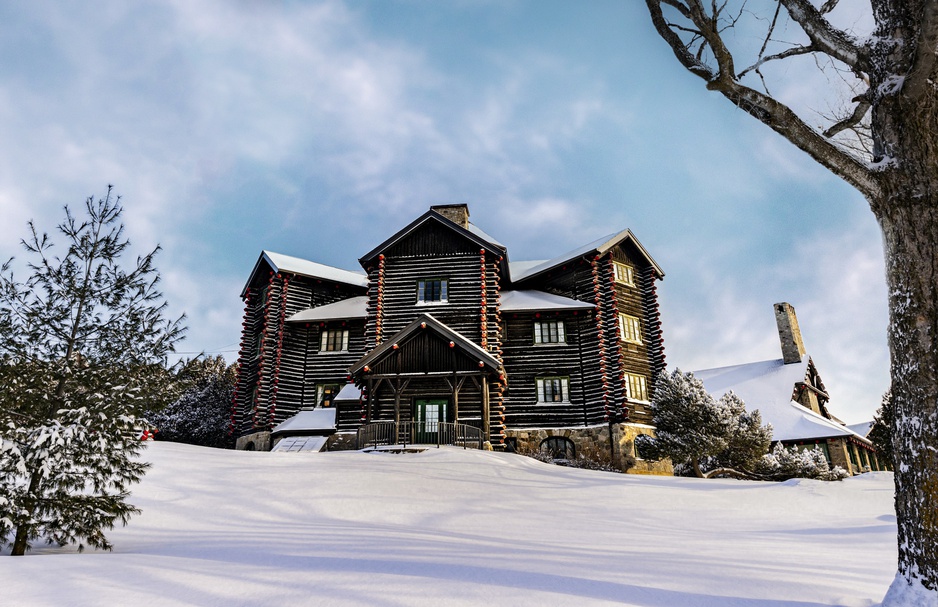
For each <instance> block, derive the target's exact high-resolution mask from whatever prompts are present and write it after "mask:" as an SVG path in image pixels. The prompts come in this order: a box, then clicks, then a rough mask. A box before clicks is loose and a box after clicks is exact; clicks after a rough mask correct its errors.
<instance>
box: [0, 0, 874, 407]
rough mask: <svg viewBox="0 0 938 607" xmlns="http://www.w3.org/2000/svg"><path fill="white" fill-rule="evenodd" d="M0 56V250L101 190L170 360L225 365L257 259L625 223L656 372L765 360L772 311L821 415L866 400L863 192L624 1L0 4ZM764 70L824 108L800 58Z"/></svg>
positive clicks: (545, 247) (586, 233)
mask: <svg viewBox="0 0 938 607" xmlns="http://www.w3.org/2000/svg"><path fill="white" fill-rule="evenodd" d="M744 34H745V32H743V33H741V34H740V35H741V36H742V35H744ZM0 56H2V57H4V60H3V61H2V62H0V136H2V140H3V141H4V142H5V145H4V146H2V148H0V213H2V216H3V217H4V221H3V222H0V257H3V258H7V257H9V256H11V255H20V251H19V249H18V240H19V238H21V237H23V236H24V235H25V224H26V221H27V220H29V219H31V218H32V219H35V220H36V221H37V223H38V224H39V225H40V226H47V229H52V227H53V226H54V225H55V223H56V222H58V221H59V219H60V217H61V215H62V213H61V208H62V206H63V205H64V204H72V205H77V204H79V203H81V201H82V200H83V199H84V198H85V197H87V196H88V195H91V194H95V195H99V194H102V193H103V192H104V190H105V188H106V185H107V184H108V183H113V184H114V185H115V186H116V189H117V191H118V192H119V193H121V194H122V195H123V201H124V204H125V208H126V215H125V222H126V224H127V230H128V234H129V235H130V237H131V238H132V241H133V242H134V244H135V246H137V247H139V250H141V251H142V250H144V249H147V248H152V247H153V246H155V245H156V244H157V243H159V244H161V245H162V247H163V249H164V250H163V252H162V253H161V255H160V257H159V259H158V265H159V267H160V269H161V271H162V274H163V281H164V282H163V287H164V291H165V293H166V296H167V298H168V300H169V301H170V304H171V306H172V309H173V310H174V311H175V312H177V313H181V312H183V311H185V313H186V314H187V315H188V317H189V321H188V325H189V337H188V339H187V340H186V341H185V342H184V343H183V344H181V346H180V348H179V349H180V350H182V351H185V352H198V351H203V350H204V351H206V352H209V353H215V352H222V353H225V354H226V356H228V357H229V358H231V359H232V360H233V359H234V356H235V353H234V350H236V348H237V342H238V340H239V330H240V317H241V312H242V305H241V302H240V300H239V297H238V296H239V293H240V289H241V287H242V286H243V283H244V281H245V280H246V278H247V275H248V273H249V272H250V270H251V268H252V266H253V264H254V261H255V260H256V258H257V256H258V254H259V253H260V251H261V250H262V249H270V250H274V251H277V252H281V253H286V254H291V255H296V256H299V257H305V258H308V259H313V260H315V261H319V262H322V263H327V264H331V265H335V266H338V267H342V268H347V269H358V264H357V258H358V257H359V256H360V255H362V254H364V253H365V252H367V251H368V250H370V249H371V248H372V247H373V246H374V245H376V244H377V243H378V242H380V241H381V240H383V239H384V238H385V237H387V236H388V235H390V234H391V233H393V232H394V231H396V230H397V229H398V228H399V227H401V226H403V225H404V224H406V223H407V222H408V221H409V220H410V219H412V218H413V217H415V216H416V215H418V214H420V213H422V212H423V211H425V210H426V209H427V207H428V206H429V205H431V204H439V203H454V202H465V203H468V204H469V205H470V212H471V216H472V220H473V222H474V223H476V224H477V225H479V226H480V227H481V228H482V229H484V230H486V231H487V232H489V233H490V234H492V235H493V236H494V237H496V238H497V239H499V240H500V241H501V242H503V243H505V244H507V245H508V247H509V254H510V257H511V259H514V260H521V259H541V258H547V257H552V256H554V255H557V254H559V253H561V252H563V251H566V250H569V249H572V248H575V247H577V246H579V245H581V244H583V243H585V242H589V241H591V240H594V239H596V238H598V237H600V236H602V235H605V234H607V233H609V232H613V231H616V230H619V229H622V228H625V227H629V228H631V229H632V230H633V232H634V233H635V234H636V235H637V236H638V238H639V239H640V240H641V241H642V242H643V244H644V245H645V246H646V248H647V249H648V250H649V251H650V252H651V253H652V255H653V256H654V257H655V258H656V260H657V261H658V262H659V263H660V265H661V266H662V267H663V268H664V270H665V272H666V273H667V275H666V277H665V280H664V281H663V283H661V285H660V287H659V295H660V298H661V303H662V309H663V322H664V335H665V347H666V353H667V356H668V363H669V365H671V366H674V365H676V366H680V367H681V368H683V369H685V370H688V369H697V368H706V367H715V366H722V365H729V364H736V363H739V362H745V361H751V360H765V359H771V358H777V357H778V356H779V348H778V339H777V333H776V331H775V321H774V315H773V312H772V308H771V306H772V304H773V303H775V302H778V301H788V302H790V303H792V305H794V306H795V307H796V309H797V311H798V318H799V322H800V324H801V328H802V332H803V333H804V339H805V343H806V345H807V348H808V350H809V352H810V353H811V354H812V356H813V357H814V359H815V362H816V363H817V364H818V366H819V369H820V371H821V374H822V377H823V378H824V380H825V383H826V384H827V387H828V389H829V390H830V392H831V394H832V397H833V400H834V402H833V405H832V408H833V411H834V413H835V414H838V415H840V416H841V417H842V418H843V419H845V420H846V421H848V422H856V421H862V420H864V419H868V418H869V417H871V415H872V412H873V411H874V410H875V408H876V407H877V406H878V404H879V399H880V395H881V394H882V392H883V391H884V390H885V389H886V387H887V385H888V353H887V350H886V330H885V329H886V319H887V313H886V297H885V293H886V289H885V284H884V278H883V276H884V271H883V263H882V247H881V240H880V236H879V231H878V227H877V225H876V222H875V220H874V218H873V216H872V214H871V213H870V211H869V209H868V207H867V204H866V202H865V201H864V200H863V198H862V197H861V196H860V195H859V194H857V193H856V192H855V191H854V190H852V189H851V188H850V187H848V186H847V185H845V184H843V183H842V182H841V181H840V180H838V179H837V178H835V177H833V176H832V175H830V174H828V173H827V172H826V171H825V170H824V169H822V168H820V167H819V166H816V165H814V164H813V162H812V161H811V160H810V159H809V158H807V157H806V156H805V155H803V154H802V153H800V152H799V151H797V150H796V149H795V148H794V147H792V146H791V145H790V144H788V143H786V142H784V141H783V140H781V139H780V138H779V137H778V136H776V135H775V134H774V133H772V132H771V131H769V130H768V129H767V128H766V127H764V126H762V125H760V124H758V123H756V122H755V121H754V120H753V119H751V118H750V117H749V116H747V115H745V114H743V113H742V112H740V111H739V110H736V109H735V108H734V107H733V106H732V105H731V104H729V103H728V102H727V101H725V100H724V99H722V98H721V97H718V96H716V95H714V94H711V93H708V92H707V91H706V90H705V89H704V87H703V86H702V81H700V80H698V79H697V78H695V77H693V76H691V75H689V74H687V73H686V72H684V71H683V68H681V67H680V66H679V65H678V64H677V62H676V61H675V60H674V58H673V56H672V55H671V53H670V50H669V49H668V48H667V47H666V45H665V44H664V43H663V42H662V41H661V40H660V39H658V38H657V35H656V34H655V33H654V31H653V28H652V26H651V23H650V20H649V18H648V15H647V14H646V9H645V7H644V3H642V2H638V1H636V0H619V1H611V0H610V1H605V0H593V1H592V2H590V3H588V4H584V3H572V2H562V1H550V0H530V1H522V0H517V1H504V2H502V1H500V2H494V1H491V2H490V1H484V0H482V1H469V0H456V1H453V2H445V3H443V2H431V1H429V0H380V1H379V0H375V1H371V2H369V1H364V0H363V1H357V2H340V1H324V2H281V3H274V2H254V1H242V2H211V1H205V2H187V1H182V0H180V1H177V2H170V1H167V2H139V3H126V2H107V1H102V2H96V3H94V6H93V8H92V7H91V5H89V4H88V3H80V2H73V3H59V2H56V3H53V2H30V3H3V4H0ZM778 75H779V76H780V77H781V78H782V80H781V82H782V84H781V85H780V87H779V88H778V89H776V90H774V91H773V92H777V93H778V94H779V95H780V96H782V97H783V98H785V99H786V100H788V101H789V102H791V103H792V104H793V105H795V107H797V108H799V109H805V110H806V112H808V113H810V110H811V109H812V108H820V109H822V110H823V108H824V106H823V103H826V101H819V100H815V99H814V97H813V96H814V94H815V93H816V91H817V90H819V89H820V88H823V83H821V84H820V85H819V84H818V80H817V77H816V75H815V73H814V71H813V65H806V64H796V65H794V66H792V67H788V66H785V68H784V69H783V70H781V69H780V70H779V72H778Z"/></svg>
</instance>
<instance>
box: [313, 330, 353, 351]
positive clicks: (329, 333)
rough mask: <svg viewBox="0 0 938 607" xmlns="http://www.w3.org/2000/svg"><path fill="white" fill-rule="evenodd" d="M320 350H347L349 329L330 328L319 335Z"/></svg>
mask: <svg viewBox="0 0 938 607" xmlns="http://www.w3.org/2000/svg"><path fill="white" fill-rule="evenodd" d="M319 351H320V352H347V351H348V329H328V330H324V331H323V332H322V334H320V336H319Z"/></svg>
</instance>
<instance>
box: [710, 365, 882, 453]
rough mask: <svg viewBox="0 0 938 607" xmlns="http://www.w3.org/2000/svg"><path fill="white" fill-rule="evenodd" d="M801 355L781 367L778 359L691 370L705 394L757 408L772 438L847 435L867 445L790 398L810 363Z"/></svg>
mask: <svg viewBox="0 0 938 607" xmlns="http://www.w3.org/2000/svg"><path fill="white" fill-rule="evenodd" d="M810 360H811V359H810V357H808V356H805V357H804V359H803V361H802V362H800V363H791V364H787V365H786V364H785V361H783V360H782V359H780V358H779V359H775V360H765V361H760V362H754V363H745V364H742V365H733V366H729V367H720V368H717V369H704V370H701V371H694V377H696V378H697V379H699V380H700V381H702V382H703V384H704V387H705V388H706V389H707V392H709V393H710V394H712V395H713V396H714V397H715V398H719V397H720V396H723V395H724V394H725V393H727V392H729V391H731V390H732V391H733V392H735V393H736V395H737V396H739V397H740V398H741V399H743V402H745V403H746V408H747V409H748V410H749V411H752V410H754V409H758V410H759V413H761V415H762V422H763V423H770V424H772V439H773V440H778V441H798V440H812V439H820V438H833V437H838V436H848V437H853V438H858V439H859V440H861V441H862V442H865V443H869V441H868V440H866V438H865V437H863V436H860V435H859V434H857V433H856V432H854V431H852V430H851V429H850V428H848V427H847V426H844V425H842V424H839V423H837V422H835V421H833V420H829V419H827V418H826V417H823V416H821V415H818V414H817V413H815V412H814V411H812V410H811V409H808V408H807V407H804V406H802V405H801V404H799V403H797V402H794V401H793V400H792V399H791V396H792V393H793V392H794V389H795V384H796V383H799V382H803V381H804V380H805V376H806V375H807V372H808V365H809V364H811V362H810Z"/></svg>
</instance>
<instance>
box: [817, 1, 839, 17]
mask: <svg viewBox="0 0 938 607" xmlns="http://www.w3.org/2000/svg"><path fill="white" fill-rule="evenodd" d="M839 2H840V0H827V2H825V3H824V4H823V5H821V8H819V9H818V12H819V13H821V14H822V15H826V14H827V13H829V12H831V11H832V10H834V8H835V7H836V6H837V3H839Z"/></svg>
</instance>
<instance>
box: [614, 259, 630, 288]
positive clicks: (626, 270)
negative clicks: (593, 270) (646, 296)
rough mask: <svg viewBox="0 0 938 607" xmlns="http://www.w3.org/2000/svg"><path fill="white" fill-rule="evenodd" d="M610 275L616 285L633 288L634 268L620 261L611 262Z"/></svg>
mask: <svg viewBox="0 0 938 607" xmlns="http://www.w3.org/2000/svg"><path fill="white" fill-rule="evenodd" d="M612 275H613V280H615V282H616V284H620V285H625V286H627V287H634V286H635V268H634V267H632V266H630V265H629V264H627V263H624V262H621V261H615V260H613V261H612Z"/></svg>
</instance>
